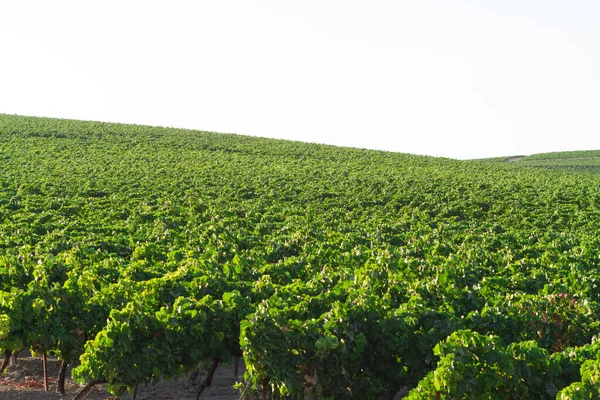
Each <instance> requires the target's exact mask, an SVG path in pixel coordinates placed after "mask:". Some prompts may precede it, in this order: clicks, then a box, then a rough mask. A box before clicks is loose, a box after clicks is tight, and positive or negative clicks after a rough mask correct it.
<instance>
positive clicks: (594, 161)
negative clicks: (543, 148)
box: [480, 150, 600, 174]
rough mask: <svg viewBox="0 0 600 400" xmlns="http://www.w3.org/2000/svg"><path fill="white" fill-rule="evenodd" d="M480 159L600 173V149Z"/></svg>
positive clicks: (549, 168) (556, 169)
mask: <svg viewBox="0 0 600 400" xmlns="http://www.w3.org/2000/svg"><path fill="white" fill-rule="evenodd" d="M480 161H485V162H493V163H505V162H514V163H515V164H517V165H519V166H524V167H534V168H541V169H547V170H555V171H566V172H578V173H589V174H600V150H581V151H563V152H554V153H539V154H533V155H530V156H518V157H495V158H488V159H483V160H480Z"/></svg>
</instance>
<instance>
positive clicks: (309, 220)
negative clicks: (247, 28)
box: [0, 115, 600, 399]
mask: <svg viewBox="0 0 600 400" xmlns="http://www.w3.org/2000/svg"><path fill="white" fill-rule="evenodd" d="M586 157H587V156H586ZM589 157H592V156H589ZM594 157H595V156H594ZM528 158H529V157H526V158H523V159H522V160H520V161H518V162H515V163H493V162H488V163H486V162H481V161H457V160H450V159H441V158H433V157H422V156H414V155H409V154H398V153H390V152H382V151H371V150H361V149H352V148H339V147H334V146H324V145H315V144H307V143H298V142H289V141H281V140H273V139H260V138H251V137H245V136H239V135H223V134H217V133H210V132H200V131H190V130H180V129H168V128H160V127H146V126H136V125H125V124H108V123H97V122H84V121H73V120H57V119H48V118H33V117H19V116H9V115H0V349H2V350H5V351H7V352H8V353H10V352H11V351H13V350H16V349H18V348H21V347H23V346H25V347H32V348H33V349H34V350H36V351H37V352H38V353H43V352H46V353H49V354H57V355H58V356H59V357H60V358H61V359H62V360H63V361H64V363H65V365H66V364H73V363H76V364H77V365H78V366H77V367H76V368H75V369H74V370H73V374H74V377H75V378H77V379H78V380H79V381H80V382H107V383H108V387H109V389H110V390H111V391H112V392H114V393H119V392H120V391H121V390H122V389H131V390H133V388H135V387H136V386H137V385H140V384H142V385H143V384H151V383H152V382H154V381H156V380H157V379H165V378H172V377H177V376H179V375H180V374H181V373H182V372H183V371H189V370H191V369H195V368H198V366H199V365H209V366H210V365H217V364H218V363H221V362H229V361H231V360H233V359H234V358H235V357H239V356H242V355H243V357H244V360H245V363H246V368H247V370H246V371H247V373H246V376H245V378H244V381H243V383H242V384H241V387H242V388H245V389H244V390H245V392H244V393H245V395H251V394H252V395H255V396H260V395H261V394H268V393H271V394H273V395H277V396H283V397H286V396H287V397H290V398H303V397H304V398H307V397H310V396H312V397H313V398H335V399H342V398H361V399H382V398H389V399H391V398H393V397H394V396H395V395H396V394H397V393H399V392H400V393H407V392H408V391H410V395H409V398H411V399H430V398H436V397H439V398H460V397H461V396H463V395H465V393H468V394H469V396H473V397H476V396H479V395H483V394H486V393H487V394H490V393H494V395H493V396H492V398H514V399H526V398H530V399H542V398H555V397H556V396H558V395H559V392H560V395H562V396H563V397H561V398H574V397H572V396H574V395H573V393H576V392H577V393H580V392H581V391H587V392H589V393H591V395H596V394H598V389H597V387H598V386H597V382H598V380H599V379H600V374H598V371H600V364H599V361H598V360H600V342H598V341H597V340H596V339H595V338H596V337H597V336H598V335H599V333H600V328H599V326H600V324H599V322H598V321H600V290H599V289H598V285H599V284H600V278H599V274H598V268H599V267H598V266H599V261H598V260H599V259H600V238H599V237H598V234H597V228H598V226H600V177H598V176H597V175H595V174H579V173H577V174H574V173H570V172H560V171H559V172H557V171H546V170H545V169H543V168H522V167H521V165H527V162H528V161H527V159H528ZM560 159H562V160H564V159H566V158H564V157H563V158H560ZM571 159H572V160H576V159H577V158H576V157H572V158H571ZM535 160H536V157H533V158H532V161H531V162H535ZM537 160H538V162H540V161H542V160H543V159H540V158H537Z"/></svg>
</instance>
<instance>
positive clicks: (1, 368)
mask: <svg viewBox="0 0 600 400" xmlns="http://www.w3.org/2000/svg"><path fill="white" fill-rule="evenodd" d="M11 355H12V351H10V350H4V361H2V365H1V366H0V374H1V373H3V372H4V370H5V369H6V368H7V367H8V365H9V364H10V356H11Z"/></svg>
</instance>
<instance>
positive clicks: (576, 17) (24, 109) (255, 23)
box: [0, 0, 600, 158]
mask: <svg viewBox="0 0 600 400" xmlns="http://www.w3.org/2000/svg"><path fill="white" fill-rule="evenodd" d="M0 113H7V114H22V115H35V116H50V117H59V118H73V119H85V120H98V121H112V122H127V123H137V124H146V125H160V126H172V127H181V128H190V129H200V130H209V131H217V132H231V133H239V134H248V135H256V136H263V137H273V138H285V139H292V140H301V141H306V142H318V143H328V144H336V145H342V146H353V147H363V148H373V149H382V150H390V151H398V152H404V153H414V154H427V155H433V156H444V157H452V158H481V157H492V156H504V155H506V156H508V155H520V154H532V153H539V152H546V151H560V150H582V149H600V1H597V0H589V1H583V0H580V1H579V0H564V1H558V0H495V1H492V0H480V1H476V0H443V1H442V0H439V1H433V0H432V1H427V0H411V1H402V0H395V1H382V0H370V1H367V0H363V1H351V0H337V1H334V0H330V1H328V0H320V1H316V0H302V1H287V0H271V1H267V0H257V1H251V0H237V1H236V0H213V1H203V0H197V1H192V0H188V1H184V0H169V1H167V0H164V1H151V0H137V1H135V0H130V1H125V0H123V1H116V0H103V1H87V0H75V1H63V0H53V1H49V0H39V1H32V0H0Z"/></svg>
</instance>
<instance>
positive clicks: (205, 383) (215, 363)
mask: <svg viewBox="0 0 600 400" xmlns="http://www.w3.org/2000/svg"><path fill="white" fill-rule="evenodd" d="M218 366H219V360H218V359H216V360H213V362H212V365H211V366H210V368H209V369H208V373H207V374H206V379H204V380H203V381H202V383H201V384H200V387H199V388H198V391H197V392H196V400H200V395H201V394H202V392H203V391H204V389H206V388H207V387H209V386H210V384H211V383H212V379H213V376H214V375H215V371H216V370H217V367H218Z"/></svg>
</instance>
